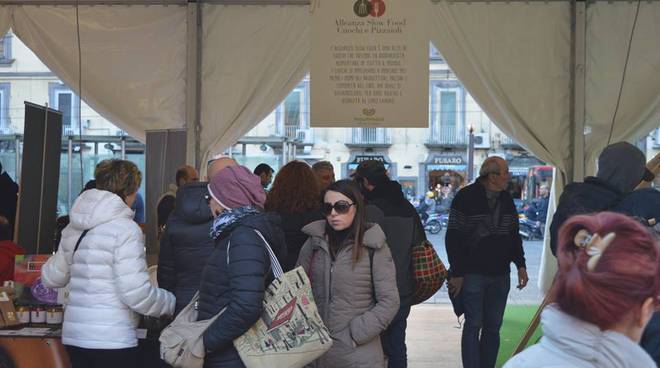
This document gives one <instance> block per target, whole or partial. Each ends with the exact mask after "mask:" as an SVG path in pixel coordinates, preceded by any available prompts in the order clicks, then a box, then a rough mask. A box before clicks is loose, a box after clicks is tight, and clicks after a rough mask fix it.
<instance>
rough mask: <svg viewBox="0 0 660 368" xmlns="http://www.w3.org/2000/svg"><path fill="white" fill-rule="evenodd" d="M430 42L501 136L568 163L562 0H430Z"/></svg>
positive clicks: (566, 31) (566, 27)
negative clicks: (474, 0) (502, 0)
mask: <svg viewBox="0 0 660 368" xmlns="http://www.w3.org/2000/svg"><path fill="white" fill-rule="evenodd" d="M431 8H432V11H431V12H430V14H431V18H432V19H431V21H430V28H431V29H432V33H431V41H432V42H433V43H434V44H435V46H436V47H437V48H438V50H439V51H440V54H442V56H443V57H444V58H445V59H446V60H447V63H448V64H449V66H450V67H451V69H452V70H453V71H454V72H455V73H456V75H457V76H458V78H459V79H460V80H461V82H462V83H463V84H464V85H465V87H466V88H467V90H468V91H469V92H470V94H471V95H472V96H473V97H474V98H475V100H476V101H477V102H478V103H479V106H481V107H482V108H483V109H484V111H485V112H486V113H487V114H488V116H489V117H490V118H491V119H492V120H493V121H494V122H496V124H497V125H498V127H499V128H500V129H502V131H504V133H506V134H507V135H509V136H511V137H513V138H515V139H516V140H517V141H518V142H519V143H520V144H521V145H523V146H524V147H526V148H527V149H528V150H530V151H531V152H533V153H534V154H535V155H537V156H538V157H539V158H541V159H542V160H544V161H547V162H550V163H552V164H553V165H555V166H556V167H558V168H559V169H560V170H562V171H565V170H567V168H568V167H569V166H570V165H569V164H570V160H571V157H570V149H569V143H570V141H569V136H570V134H571V133H570V130H569V129H568V126H569V83H570V80H569V78H570V74H569V61H570V16H569V15H570V13H569V4H568V3H557V2H551V3H538V2H534V3H521V2H512V3H490V4H489V3H485V2H483V3H482V2H478V3H463V2H461V3H451V2H448V1H440V2H438V3H437V4H434V5H431Z"/></svg>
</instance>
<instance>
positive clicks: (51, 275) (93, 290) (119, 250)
mask: <svg viewBox="0 0 660 368" xmlns="http://www.w3.org/2000/svg"><path fill="white" fill-rule="evenodd" d="M94 176H95V179H96V188H97V189H91V190H88V191H85V192H84V193H82V194H81V195H80V196H79V197H78V198H77V199H76V201H75V203H74V205H73V207H72V208H71V211H70V213H69V216H70V220H71V222H70V223H69V225H68V226H67V227H66V228H65V229H64V231H63V232H62V241H61V242H60V246H59V249H58V250H57V253H56V254H55V255H54V256H53V257H51V258H50V259H49V260H48V262H46V264H45V265H44V266H43V268H42V270H41V278H42V281H43V283H44V285H45V286H48V287H51V288H61V287H64V286H66V285H67V284H68V285H69V289H70V291H69V299H68V303H67V305H66V309H65V312H64V325H63V328H62V342H63V344H64V345H65V346H66V349H67V351H68V353H69V357H70V358H71V364H72V366H73V368H82V367H121V368H129V367H137V364H138V354H137V336H136V327H137V323H138V320H139V316H138V314H143V315H147V316H154V317H157V316H161V315H170V314H172V313H173V311H174V302H175V299H174V295H172V294H171V293H169V292H168V291H166V290H163V289H159V288H157V287H155V286H152V284H151V283H150V281H149V274H148V273H147V264H146V261H145V252H144V237H143V234H142V231H141V229H140V227H139V226H138V225H137V224H136V223H135V222H133V211H131V209H130V206H131V204H132V203H133V201H134V200H135V195H136V193H137V190H138V188H139V186H140V181H141V174H140V171H139V170H138V168H137V166H135V164H133V163H132V162H129V161H124V160H105V161H103V162H101V163H99V164H98V165H97V167H96V171H95V173H94ZM83 233H84V236H82V238H81V235H83ZM79 239H80V242H78V240H79ZM77 243H79V244H78V247H77V249H76V244H77Z"/></svg>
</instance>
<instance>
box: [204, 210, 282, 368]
mask: <svg viewBox="0 0 660 368" xmlns="http://www.w3.org/2000/svg"><path fill="white" fill-rule="evenodd" d="M255 229H256V230H259V231H260V232H261V233H262V234H263V236H264V237H265V238H266V240H267V241H268V243H269V244H270V246H271V248H272V249H273V251H274V252H275V255H276V256H277V258H278V260H280V263H281V260H283V259H284V257H285V255H286V245H285V244H284V234H283V233H282V230H281V229H280V219H279V216H278V215H277V214H275V213H260V214H256V215H251V216H248V217H245V218H243V219H241V220H239V221H237V222H236V223H235V224H232V226H231V228H229V229H227V230H225V231H223V232H222V234H221V235H220V237H219V238H218V239H216V241H215V242H216V247H215V249H214V250H213V253H211V256H210V257H209V258H208V262H207V264H206V267H205V268H204V271H203V273H202V281H201V284H200V288H199V315H198V320H204V319H209V318H211V317H213V316H215V315H216V314H218V313H219V312H220V311H221V310H222V309H223V308H224V307H227V310H226V311H225V312H224V313H223V314H222V315H220V317H218V319H217V320H215V322H214V323H213V324H211V326H209V328H208V329H207V330H206V332H205V333H204V337H203V339H204V348H205V349H206V351H207V355H206V357H205V359H204V367H207V368H208V367H222V368H233V367H241V368H242V367H244V365H243V362H242V361H241V358H240V356H239V355H238V352H237V351H236V349H235V348H234V345H233V341H234V339H236V338H237V337H239V336H241V335H243V334H244V333H245V332H246V331H247V330H248V329H249V328H250V327H252V325H253V324H254V323H255V322H256V321H257V320H258V319H259V317H261V312H262V309H263V299H264V290H265V289H266V287H267V286H268V285H269V284H270V282H271V281H272V280H273V273H272V271H271V268H270V258H269V256H268V252H267V251H266V245H265V244H264V242H263V241H262V240H261V238H260V237H259V236H258V235H257V233H256V232H255V231H254V230H255ZM230 241H231V245H230V246H229V254H227V252H228V251H227V248H228V244H229V243H230Z"/></svg>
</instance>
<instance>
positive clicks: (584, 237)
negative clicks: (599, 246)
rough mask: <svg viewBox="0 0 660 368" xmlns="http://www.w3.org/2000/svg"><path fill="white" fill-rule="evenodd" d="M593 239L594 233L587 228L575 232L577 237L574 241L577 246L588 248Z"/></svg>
mask: <svg viewBox="0 0 660 368" xmlns="http://www.w3.org/2000/svg"><path fill="white" fill-rule="evenodd" d="M592 239H593V235H591V234H589V232H588V231H587V230H584V229H582V230H580V231H578V232H577V234H575V239H574V240H573V241H574V242H575V246H576V247H578V248H586V247H587V246H588V245H589V244H590V243H591V240H592Z"/></svg>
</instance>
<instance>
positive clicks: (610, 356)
mask: <svg viewBox="0 0 660 368" xmlns="http://www.w3.org/2000/svg"><path fill="white" fill-rule="evenodd" d="M541 325H542V327H543V338H542V339H541V342H540V343H539V344H536V345H534V346H532V347H530V348H528V349H526V350H525V351H523V352H522V353H520V354H518V355H516V356H514V357H513V358H511V360H509V361H508V362H507V363H506V364H504V368H537V367H538V368H540V367H573V368H655V367H656V365H655V362H654V361H653V359H651V357H650V356H649V355H648V354H647V353H646V352H645V351H644V350H643V349H642V348H641V347H640V346H639V345H638V344H636V343H635V342H634V341H632V340H631V339H630V338H629V337H627V336H625V335H622V334H620V333H618V332H614V331H610V330H607V331H601V330H600V328H599V327H598V326H595V325H592V324H590V323H587V322H584V321H581V320H579V319H577V318H575V317H572V316H570V315H568V314H566V313H564V312H562V311H561V310H560V309H559V308H558V307H557V306H555V305H550V306H548V307H546V308H545V310H544V311H543V314H542V315H541Z"/></svg>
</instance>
